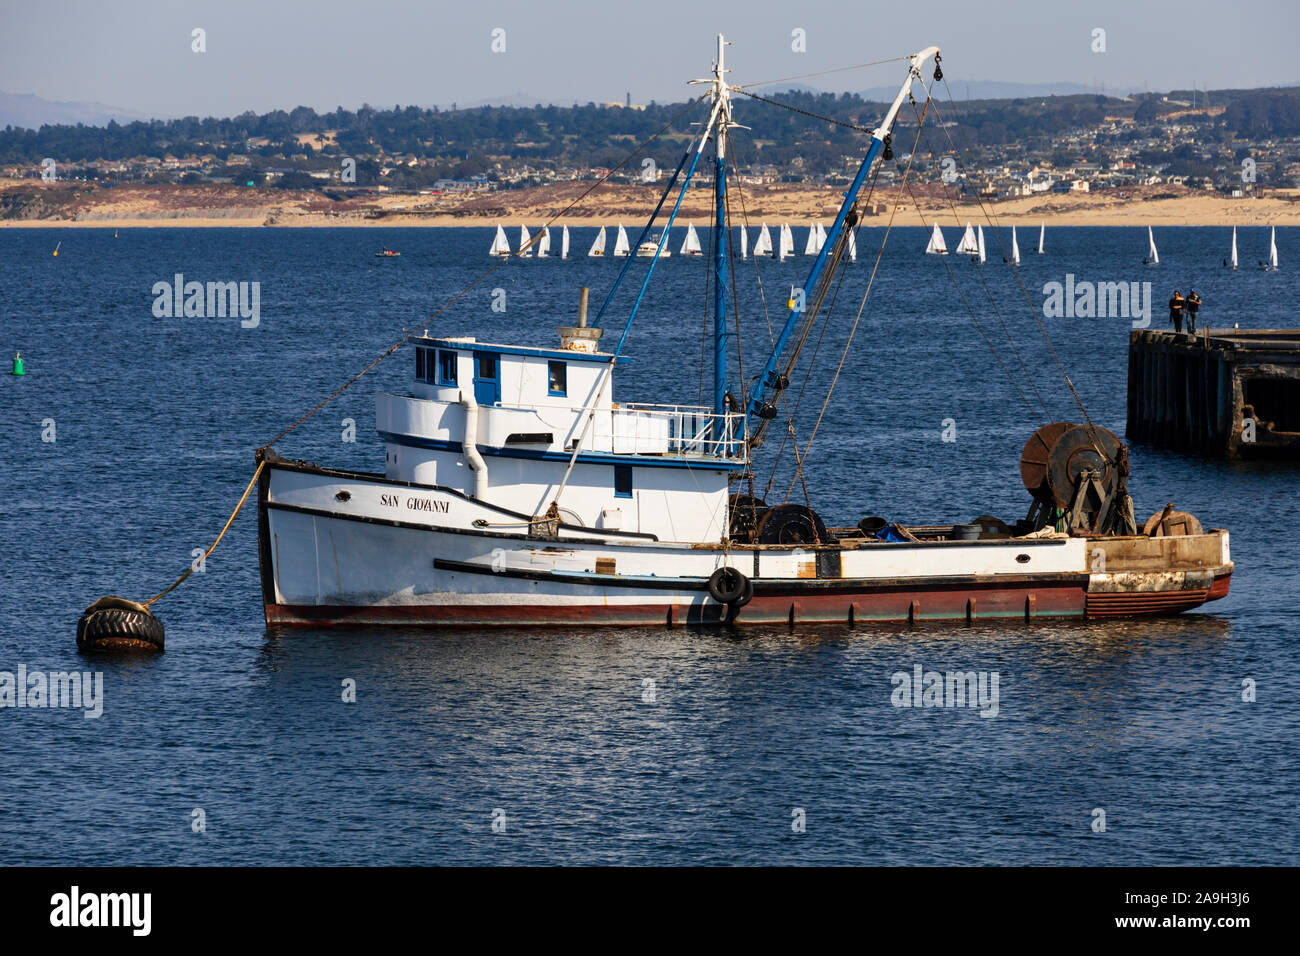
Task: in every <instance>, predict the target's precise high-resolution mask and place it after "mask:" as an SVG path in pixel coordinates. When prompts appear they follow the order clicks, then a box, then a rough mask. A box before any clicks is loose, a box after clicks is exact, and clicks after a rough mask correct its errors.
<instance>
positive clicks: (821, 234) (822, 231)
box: [817, 222, 826, 252]
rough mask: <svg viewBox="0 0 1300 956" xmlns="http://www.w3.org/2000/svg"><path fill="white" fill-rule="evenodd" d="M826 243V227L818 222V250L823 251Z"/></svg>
mask: <svg viewBox="0 0 1300 956" xmlns="http://www.w3.org/2000/svg"><path fill="white" fill-rule="evenodd" d="M824 245H826V227H825V226H823V225H822V224H821V223H820V222H819V223H817V251H818V252H821V251H822V247H823V246H824Z"/></svg>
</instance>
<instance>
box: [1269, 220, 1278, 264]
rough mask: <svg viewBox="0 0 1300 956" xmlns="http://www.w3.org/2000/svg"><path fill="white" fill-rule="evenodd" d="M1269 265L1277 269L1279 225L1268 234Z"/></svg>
mask: <svg viewBox="0 0 1300 956" xmlns="http://www.w3.org/2000/svg"><path fill="white" fill-rule="evenodd" d="M1268 267H1269V268H1270V269H1271V270H1273V271H1274V272H1276V271H1277V226H1274V227H1273V230H1272V232H1270V233H1269V235H1268Z"/></svg>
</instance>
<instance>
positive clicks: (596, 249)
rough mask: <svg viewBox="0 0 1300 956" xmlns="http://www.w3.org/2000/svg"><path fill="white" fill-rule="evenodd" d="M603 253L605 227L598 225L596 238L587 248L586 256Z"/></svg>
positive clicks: (601, 254)
mask: <svg viewBox="0 0 1300 956" xmlns="http://www.w3.org/2000/svg"><path fill="white" fill-rule="evenodd" d="M604 254H605V227H604V226H601V227H600V232H598V233H596V239H595V241H594V242H592V244H591V248H590V249H588V250H587V255H588V256H593V257H594V256H603V255H604Z"/></svg>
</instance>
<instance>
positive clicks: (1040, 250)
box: [1038, 222, 1047, 256]
mask: <svg viewBox="0 0 1300 956" xmlns="http://www.w3.org/2000/svg"><path fill="white" fill-rule="evenodd" d="M1046 232H1047V223H1046V222H1039V224H1038V254H1039V255H1040V256H1041V255H1042V254H1043V236H1044V234H1046Z"/></svg>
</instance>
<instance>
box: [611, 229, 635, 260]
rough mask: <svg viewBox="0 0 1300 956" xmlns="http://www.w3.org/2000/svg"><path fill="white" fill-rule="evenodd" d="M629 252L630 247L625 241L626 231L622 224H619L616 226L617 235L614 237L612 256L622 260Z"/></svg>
mask: <svg viewBox="0 0 1300 956" xmlns="http://www.w3.org/2000/svg"><path fill="white" fill-rule="evenodd" d="M631 251H632V247H631V245H630V244H629V243H628V240H627V230H626V229H624V228H623V224H622V223H621V222H620V223H619V224H618V234H617V235H616V236H615V237H614V255H616V256H618V257H620V258H622V257H623V256H626V255H629V254H630V253H631Z"/></svg>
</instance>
